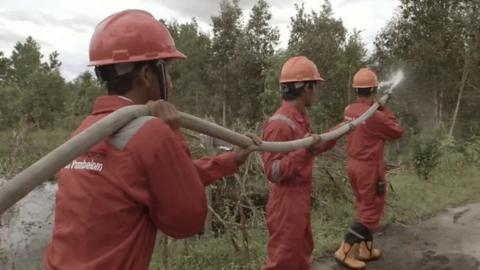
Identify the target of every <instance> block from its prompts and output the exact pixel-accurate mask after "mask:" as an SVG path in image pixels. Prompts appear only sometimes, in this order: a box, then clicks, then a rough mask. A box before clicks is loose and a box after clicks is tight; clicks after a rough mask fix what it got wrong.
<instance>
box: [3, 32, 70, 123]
mask: <svg viewBox="0 0 480 270" xmlns="http://www.w3.org/2000/svg"><path fill="white" fill-rule="evenodd" d="M58 56H59V55H58V53H57V52H53V53H52V54H50V56H49V61H48V62H42V58H43V55H42V54H41V53H40V46H39V44H38V43H37V42H36V41H35V40H34V39H33V38H32V37H28V38H27V39H26V40H25V42H24V43H21V42H17V44H16V45H15V47H14V49H13V51H12V56H11V59H10V65H11V70H10V72H11V74H12V76H11V78H10V79H9V80H7V84H8V87H7V89H9V90H8V91H11V92H12V93H11V94H13V95H14V96H15V99H14V100H15V101H14V102H15V105H16V106H15V110H14V111H11V112H10V114H9V115H8V116H7V117H10V119H11V121H10V122H11V123H16V122H18V121H19V120H20V119H24V120H26V121H27V122H28V123H32V124H35V125H37V126H40V127H46V126H52V125H53V124H54V121H55V120H56V119H58V117H59V115H60V114H61V113H63V112H64V102H65V80H64V79H63V77H62V76H61V75H60V71H59V67H60V65H61V63H60V61H59V60H58Z"/></svg>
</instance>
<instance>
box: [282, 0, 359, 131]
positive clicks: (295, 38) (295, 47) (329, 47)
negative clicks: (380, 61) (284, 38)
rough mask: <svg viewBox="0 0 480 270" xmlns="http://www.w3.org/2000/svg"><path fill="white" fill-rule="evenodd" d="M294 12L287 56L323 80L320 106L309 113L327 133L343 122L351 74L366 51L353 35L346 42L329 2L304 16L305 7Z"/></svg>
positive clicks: (297, 6)
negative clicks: (309, 64) (302, 59)
mask: <svg viewBox="0 0 480 270" xmlns="http://www.w3.org/2000/svg"><path fill="white" fill-rule="evenodd" d="M295 8H296V10H297V13H296V15H295V16H294V17H292V18H291V28H292V31H291V33H290V39H289V42H288V45H289V52H290V54H291V55H304V56H306V57H308V58H309V59H311V60H312V61H313V62H314V63H315V64H316V65H317V67H318V69H319V71H320V74H321V75H322V77H323V78H325V79H326V80H325V82H324V83H323V87H322V89H320V91H319V99H320V102H318V103H317V104H316V105H314V106H313V107H312V112H311V115H312V120H313V121H312V122H313V124H314V125H315V126H317V127H319V128H321V129H326V128H328V127H329V126H331V125H333V124H334V123H335V122H338V120H340V119H341V118H342V114H343V108H344V106H345V105H346V104H347V102H348V95H349V94H348V93H349V91H350V89H351V87H350V85H349V82H350V80H351V76H352V73H353V72H352V70H356V69H358V68H359V67H360V66H361V65H362V64H363V63H364V59H363V58H364V57H365V49H364V47H363V44H362V43H361V42H360V38H359V34H358V33H356V32H354V33H353V34H352V35H351V36H350V38H349V41H348V43H347V42H346V39H347V30H346V29H345V27H344V26H343V23H342V21H341V20H338V19H335V18H333V10H332V6H331V4H330V2H329V1H325V2H324V3H323V5H322V9H321V10H320V12H316V11H311V12H310V13H307V12H306V11H305V7H304V5H301V6H299V5H295Z"/></svg>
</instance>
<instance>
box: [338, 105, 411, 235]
mask: <svg viewBox="0 0 480 270" xmlns="http://www.w3.org/2000/svg"><path fill="white" fill-rule="evenodd" d="M372 104H373V102H372V101H370V100H368V99H365V98H358V99H357V101H356V102H354V103H352V104H350V105H349V106H347V107H346V108H345V115H344V116H345V120H347V121H349V120H353V119H355V118H358V117H359V116H360V115H362V114H363V113H364V112H365V111H366V110H367V109H368V108H369V107H370V106H371V105H372ZM402 135H403V128H401V127H400V125H399V123H398V121H397V119H396V118H395V116H394V115H393V114H392V113H391V112H390V111H389V110H388V109H387V108H385V107H382V108H381V109H380V110H379V111H377V112H375V114H374V115H373V116H372V117H371V118H369V119H368V120H367V121H365V123H363V124H362V125H360V126H358V127H357V128H356V129H355V130H354V131H353V132H351V133H350V134H349V135H348V137H347V153H348V177H349V180H350V184H351V186H352V189H353V192H354V194H355V208H356V212H357V221H358V222H360V223H361V224H363V225H364V226H366V227H368V228H369V229H374V228H376V227H377V226H378V223H379V222H380V219H381V217H382V215H383V208H384V205H385V193H383V195H382V193H381V192H377V182H378V181H379V180H381V181H383V182H384V184H385V186H384V190H386V182H385V181H386V179H385V167H384V163H383V149H384V145H385V141H389V140H396V139H399V138H401V137H402Z"/></svg>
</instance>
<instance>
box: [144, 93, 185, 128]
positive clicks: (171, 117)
mask: <svg viewBox="0 0 480 270" xmlns="http://www.w3.org/2000/svg"><path fill="white" fill-rule="evenodd" d="M147 106H148V108H149V109H150V113H151V114H152V116H155V117H158V118H160V119H162V120H163V121H164V122H165V123H167V124H168V125H169V126H170V127H171V128H172V129H178V128H179V127H180V115H179V114H178V112H177V109H176V108H175V106H173V104H171V103H169V102H167V101H165V100H163V99H159V100H155V101H151V100H150V101H148V102H147Z"/></svg>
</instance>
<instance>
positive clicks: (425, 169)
mask: <svg viewBox="0 0 480 270" xmlns="http://www.w3.org/2000/svg"><path fill="white" fill-rule="evenodd" d="M440 156H441V150H440V143H439V141H438V139H436V138H429V137H422V138H419V139H416V140H414V141H413V142H412V164H413V167H414V168H415V172H416V173H417V175H418V176H419V177H421V178H422V179H425V180H427V179H428V178H429V177H430V175H431V173H432V171H433V170H434V169H435V167H436V166H437V165H438V163H439V159H440Z"/></svg>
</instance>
